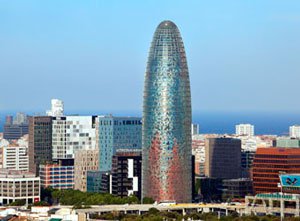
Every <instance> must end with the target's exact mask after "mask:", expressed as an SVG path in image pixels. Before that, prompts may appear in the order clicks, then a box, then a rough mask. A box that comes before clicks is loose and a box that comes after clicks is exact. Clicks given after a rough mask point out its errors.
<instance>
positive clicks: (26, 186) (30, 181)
mask: <svg viewBox="0 0 300 221" xmlns="http://www.w3.org/2000/svg"><path fill="white" fill-rule="evenodd" d="M0 187H1V188H0V203H1V204H2V205H7V204H10V203H12V202H15V201H16V200H24V201H25V202H26V205H28V204H32V203H34V202H38V201H40V178H39V177H36V176H35V175H34V174H33V173H28V172H22V171H12V170H5V169H2V170H0Z"/></svg>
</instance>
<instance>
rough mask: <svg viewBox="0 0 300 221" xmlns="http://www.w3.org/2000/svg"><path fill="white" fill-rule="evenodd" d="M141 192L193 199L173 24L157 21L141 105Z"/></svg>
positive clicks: (182, 77) (184, 81) (179, 48)
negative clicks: (158, 22)
mask: <svg viewBox="0 0 300 221" xmlns="http://www.w3.org/2000/svg"><path fill="white" fill-rule="evenodd" d="M142 142H143V165H142V170H143V171H142V172H143V174H142V175H143V178H142V179H143V180H142V196H143V197H151V198H152V199H154V200H156V201H158V202H161V201H170V200H171V201H176V202H191V200H192V174H191V173H192V165H191V162H192V160H191V158H192V153H191V95H190V81H189V73H188V67H187V61H186V56H185V50H184V46H183V42H182V38H181V36H180V33H179V30H178V28H177V26H176V25H175V24H174V23H173V22H171V21H163V22H161V23H160V24H159V25H158V27H157V29H156V31H155V33H154V37H153V41H152V43H151V48H150V52H149V57H148V64H147V70H146V76H145V87H144V104H143V141H142Z"/></svg>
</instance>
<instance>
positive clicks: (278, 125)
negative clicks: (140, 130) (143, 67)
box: [0, 111, 300, 135]
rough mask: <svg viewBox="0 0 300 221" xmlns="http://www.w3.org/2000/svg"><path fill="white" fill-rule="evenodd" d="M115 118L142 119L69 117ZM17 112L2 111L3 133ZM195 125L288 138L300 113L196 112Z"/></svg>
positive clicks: (210, 130)
mask: <svg viewBox="0 0 300 221" xmlns="http://www.w3.org/2000/svg"><path fill="white" fill-rule="evenodd" d="M39 113H40V114H41V113H42V112H39V111H31V112H28V113H27V114H28V115H36V114H39ZM110 113H111V114H113V115H114V116H137V117H140V116H142V113H141V112H140V111H72V112H68V113H66V115H74V114H78V115H106V114H110ZM15 114H16V112H14V111H6V112H0V132H3V125H4V122H5V116H6V115H15ZM192 121H193V123H196V124H199V125H200V133H204V134H206V133H216V134H225V133H227V134H233V133H234V132H235V125H236V124H240V123H250V124H253V125H254V126H255V134H257V135H288V131H289V126H291V125H295V124H299V125H300V112H299V113H298V112H267V111H264V112H262V111H261V112H257V111H256V112H251V111H243V112H230V111H226V112H222V111H197V112H196V111H194V112H193V116H192Z"/></svg>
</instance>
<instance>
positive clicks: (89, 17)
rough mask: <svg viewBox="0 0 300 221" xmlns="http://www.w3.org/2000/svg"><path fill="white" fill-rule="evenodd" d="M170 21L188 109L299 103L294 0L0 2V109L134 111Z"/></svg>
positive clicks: (299, 34)
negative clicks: (55, 106) (160, 30)
mask: <svg viewBox="0 0 300 221" xmlns="http://www.w3.org/2000/svg"><path fill="white" fill-rule="evenodd" d="M165 19H170V20H172V21H174V22H175V23H176V24H177V25H178V27H179V29H180V31H181V34H182V37H183V40H184V43H185V47H186V53H187V59H188V65H189V70H190V79H191V90H192V106H193V110H194V111H300V102H299V101H298V100H299V99H298V96H299V82H300V61H299V58H300V1H298V0H294V1H292V0H288V1H278V0H269V1H268V0H251V1H250V0H249V1H246V0H240V1H238V0H235V1H230V0H226V1H225V0H224V1H221V0H219V1H214V0H209V1H202V0H195V1H182V0H180V1H179V0H178V1H176V0H166V1H161V0H157V1H155V0H151V1H150V0H149V1H146V0H145V1H140V0H139V1H130V0H128V1H121V0H119V1H116V0H109V1H104V0H102V1H101V0H97V1H88V0H85V1H76V0H70V1H61V0H49V1H40V0H36V1H30V0H26V1H21V0H20V1H14V0H2V1H1V3H0V42H1V43H0V82H1V84H0V85H1V93H0V110H4V111H5V110H20V111H33V110H44V109H48V108H49V106H50V99H51V98H59V99H63V100H64V102H65V108H66V109H68V110H77V111H85V110H105V111H118V110H123V111H130V110H134V111H141V110H142V96H143V95H142V92H143V82H144V73H145V69H146V62H147V57H148V50H149V47H150V43H151V39H152V36H153V33H154V31H155V28H156V26H157V25H158V24H159V23H160V22H161V21H162V20H165Z"/></svg>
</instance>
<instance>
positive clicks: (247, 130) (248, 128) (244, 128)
mask: <svg viewBox="0 0 300 221" xmlns="http://www.w3.org/2000/svg"><path fill="white" fill-rule="evenodd" d="M235 134H236V135H239V136H249V137H253V136H254V126H253V125H251V124H238V125H235Z"/></svg>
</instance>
